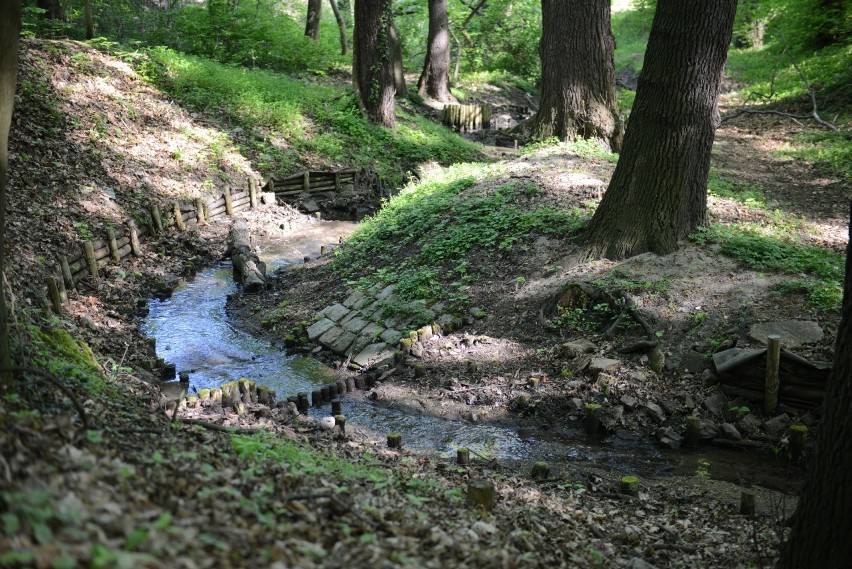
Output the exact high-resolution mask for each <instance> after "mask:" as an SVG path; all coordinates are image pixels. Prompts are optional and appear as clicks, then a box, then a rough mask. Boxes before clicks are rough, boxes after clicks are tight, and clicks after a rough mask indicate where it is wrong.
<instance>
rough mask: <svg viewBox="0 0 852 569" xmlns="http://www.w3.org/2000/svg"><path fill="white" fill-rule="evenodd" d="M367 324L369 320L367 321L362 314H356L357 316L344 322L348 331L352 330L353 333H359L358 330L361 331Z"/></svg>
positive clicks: (344, 326) (344, 327)
mask: <svg viewBox="0 0 852 569" xmlns="http://www.w3.org/2000/svg"><path fill="white" fill-rule="evenodd" d="M367 324H369V322H367V320H364V319H363V318H361V317H360V316H356V317H355V318H352V319H350V320H347V321H346V322H344V323H343V329H344V330H346V331H348V332H352V333H353V334H357V333H358V332H360V331H361V330H363V329H364V328H366V327H367Z"/></svg>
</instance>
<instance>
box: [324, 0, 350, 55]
mask: <svg viewBox="0 0 852 569" xmlns="http://www.w3.org/2000/svg"><path fill="white" fill-rule="evenodd" d="M328 3H329V4H331V11H332V12H334V19H335V20H337V28H338V29H339V30H340V53H341V54H342V55H346V54H347V53H349V40H348V39H347V38H346V20H344V19H343V14H341V13H340V8H339V7H338V6H337V0H328Z"/></svg>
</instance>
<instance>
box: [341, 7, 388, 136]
mask: <svg viewBox="0 0 852 569" xmlns="http://www.w3.org/2000/svg"><path fill="white" fill-rule="evenodd" d="M392 25H393V17H392V14H391V2H390V0H355V38H354V41H353V50H354V57H353V70H352V81H353V83H354V87H355V96H356V98H357V100H358V104H359V106H360V107H361V108H362V109H363V110H364V112H365V113H366V115H367V117H368V118H369V119H370V120H371V121H373V122H375V123H377V124H381V125H384V126H386V127H388V128H393V127H394V126H395V125H396V115H395V112H394V93H395V89H394V81H393V54H392V49H391V41H390V28H391V26H392Z"/></svg>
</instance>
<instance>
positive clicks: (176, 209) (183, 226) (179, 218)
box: [172, 202, 186, 231]
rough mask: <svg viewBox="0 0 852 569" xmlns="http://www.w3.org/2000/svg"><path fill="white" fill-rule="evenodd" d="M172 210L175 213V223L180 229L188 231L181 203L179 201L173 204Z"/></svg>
mask: <svg viewBox="0 0 852 569" xmlns="http://www.w3.org/2000/svg"><path fill="white" fill-rule="evenodd" d="M172 211H173V212H174V214H175V225H177V228H178V231H186V224H185V223H184V222H183V215H181V213H180V204H179V203H178V202H175V203H174V204H172Z"/></svg>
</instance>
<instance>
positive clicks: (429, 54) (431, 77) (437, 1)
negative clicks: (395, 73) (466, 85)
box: [417, 0, 458, 103]
mask: <svg viewBox="0 0 852 569" xmlns="http://www.w3.org/2000/svg"><path fill="white" fill-rule="evenodd" d="M417 92H418V93H419V94H420V96H421V97H429V98H431V99H434V100H436V101H440V102H442V103H457V102H458V101H456V98H455V97H454V96H453V95H452V93H450V23H449V18H448V16H447V0H429V39H428V40H427V47H426V61H425V62H424V63H423V72H422V73H421V74H420V80H419V81H418V82H417Z"/></svg>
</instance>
